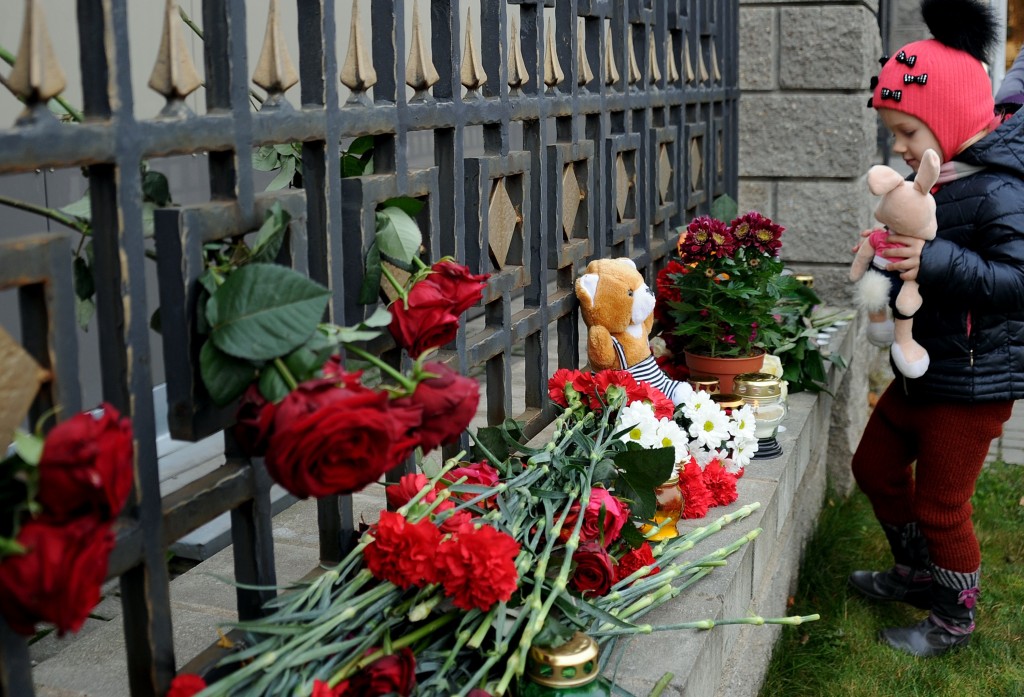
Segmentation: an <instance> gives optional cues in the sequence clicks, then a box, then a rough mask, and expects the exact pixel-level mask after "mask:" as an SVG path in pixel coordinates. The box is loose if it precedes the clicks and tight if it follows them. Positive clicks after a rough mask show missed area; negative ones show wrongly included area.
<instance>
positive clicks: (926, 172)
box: [914, 148, 941, 194]
mask: <svg viewBox="0 0 1024 697" xmlns="http://www.w3.org/2000/svg"><path fill="white" fill-rule="evenodd" d="M940 164H941V163H940V162H939V154H938V153H937V152H935V151H934V150H932V149H931V148H928V149H927V150H925V151H924V155H922V156H921V166H920V167H918V168H917V176H916V177H914V188H915V189H917V190H918V191H920V192H921V193H922V194H927V193H928V192H929V191H931V190H932V187H933V186H935V182H937V181H938V180H939V165H940Z"/></svg>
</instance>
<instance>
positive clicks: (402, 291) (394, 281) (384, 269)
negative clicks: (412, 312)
mask: <svg viewBox="0 0 1024 697" xmlns="http://www.w3.org/2000/svg"><path fill="white" fill-rule="evenodd" d="M380 270H381V272H382V273H383V274H384V278H386V279H387V280H388V283H390V284H391V287H392V288H394V289H395V292H397V293H398V297H399V298H400V299H401V300H402V302H405V299H406V298H407V297H408V295H409V294H408V293H406V292H405V286H403V285H402V284H401V283H399V282H398V279H397V278H395V277H394V275H393V274H392V273H391V272H390V271H388V267H386V266H381V267H380Z"/></svg>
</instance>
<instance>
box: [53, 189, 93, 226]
mask: <svg viewBox="0 0 1024 697" xmlns="http://www.w3.org/2000/svg"><path fill="white" fill-rule="evenodd" d="M57 210H59V211H60V212H61V213H67V214H68V215H70V216H72V217H74V218H78V219H80V220H85V221H90V220H92V203H91V202H90V200H89V192H88V191H86V192H85V194H83V195H82V198H80V199H78V200H77V201H75V202H73V203H69V204H68V205H66V206H64V207H63V208H58V209H57Z"/></svg>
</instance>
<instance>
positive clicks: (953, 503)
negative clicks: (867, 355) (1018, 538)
mask: <svg viewBox="0 0 1024 697" xmlns="http://www.w3.org/2000/svg"><path fill="white" fill-rule="evenodd" d="M1012 409H1013V402H1012V401H1005V402H979V403H968V402H964V403H956V402H932V403H929V402H927V401H923V400H922V401H919V400H913V399H910V398H908V397H907V396H906V395H905V394H904V393H903V387H902V385H900V384H899V383H898V381H897V382H893V383H892V384H891V385H890V386H889V388H888V389H887V390H886V391H885V394H883V395H882V398H881V399H880V400H879V401H878V404H877V405H876V406H875V410H874V412H873V413H872V415H871V419H870V420H869V421H868V425H867V428H866V429H865V430H864V435H863V436H861V439H860V445H858V446H857V452H856V453H855V454H854V456H853V476H854V477H855V478H856V479H857V484H858V485H859V486H860V488H861V490H862V491H863V492H864V493H865V494H867V497H868V499H869V500H870V501H871V505H872V507H873V508H874V509H875V517H877V518H878V520H879V521H880V522H882V523H888V524H890V525H903V524H905V523H911V522H914V521H917V523H918V528H919V529H920V531H921V534H923V535H924V537H925V539H926V540H927V541H928V552H929V555H930V556H931V560H932V562H933V563H934V564H936V565H937V566H941V567H942V568H944V569H949V570H951V571H959V572H963V573H972V572H974V571H977V570H978V567H979V566H980V565H981V551H980V550H979V548H978V539H977V538H976V537H975V536H974V526H973V525H972V524H971V513H972V512H973V509H972V508H971V496H972V495H973V494H974V483H975V481H976V480H977V479H978V474H979V473H980V472H981V467H982V465H983V464H984V463H985V457H986V455H987V454H988V451H989V448H990V447H991V445H992V439H993V438H996V437H997V436H999V435H1000V434H1001V433H1002V430H1003V423H1005V422H1006V420H1007V419H1009V418H1010V412H1011V410H1012ZM915 460H916V461H917V466H916V468H915V467H912V465H913V463H914V461H915Z"/></svg>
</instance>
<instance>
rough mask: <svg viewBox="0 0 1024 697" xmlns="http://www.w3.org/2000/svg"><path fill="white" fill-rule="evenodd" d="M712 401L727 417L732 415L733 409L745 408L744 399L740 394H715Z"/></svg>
mask: <svg viewBox="0 0 1024 697" xmlns="http://www.w3.org/2000/svg"><path fill="white" fill-rule="evenodd" d="M711 401H712V402H714V403H715V404H717V405H718V406H719V407H720V408H721V409H722V411H724V412H725V413H726V414H727V415H731V414H732V410H733V409H739V408H740V407H742V406H743V397H741V396H740V395H738V394H713V395H711Z"/></svg>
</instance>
